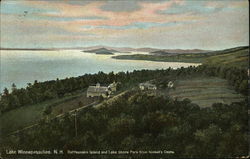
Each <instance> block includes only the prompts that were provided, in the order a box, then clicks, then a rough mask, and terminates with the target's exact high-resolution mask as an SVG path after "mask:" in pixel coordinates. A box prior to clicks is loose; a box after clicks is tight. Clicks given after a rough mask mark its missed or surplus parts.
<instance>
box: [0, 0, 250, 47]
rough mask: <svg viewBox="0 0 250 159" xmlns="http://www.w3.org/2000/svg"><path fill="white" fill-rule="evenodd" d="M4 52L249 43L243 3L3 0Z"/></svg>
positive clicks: (240, 0)
mask: <svg viewBox="0 0 250 159" xmlns="http://www.w3.org/2000/svg"><path fill="white" fill-rule="evenodd" d="M0 4H1V10H0V14H1V19H0V22H1V26H0V31H1V39H0V40H1V41H0V42H1V43H0V47H2V48H3V47H5V48H6V47H7V48H62V47H64V48H65V47H70V48H73V47H88V46H95V45H106V46H113V47H134V48H140V47H153V48H165V49H208V50H218V49H225V48H231V47H237V46H243V45H248V44H249V37H248V35H249V8H248V5H249V3H248V1H247V0H232V1H231V0H219V1H218V0H217V1H211V0H197V1H195V0H165V1H164V0H109V1H108V0H99V1H98V0H89V1H87V0H2V1H1V3H0Z"/></svg>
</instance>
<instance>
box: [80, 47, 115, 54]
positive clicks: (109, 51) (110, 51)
mask: <svg viewBox="0 0 250 159" xmlns="http://www.w3.org/2000/svg"><path fill="white" fill-rule="evenodd" d="M83 52H88V53H95V54H105V55H113V54H114V53H116V52H119V51H116V50H113V49H106V48H99V49H94V50H86V51H83Z"/></svg>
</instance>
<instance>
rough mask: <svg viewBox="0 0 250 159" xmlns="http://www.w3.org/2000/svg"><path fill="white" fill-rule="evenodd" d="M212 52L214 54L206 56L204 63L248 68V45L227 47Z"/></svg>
mask: <svg viewBox="0 0 250 159" xmlns="http://www.w3.org/2000/svg"><path fill="white" fill-rule="evenodd" d="M212 54H214V55H213V56H210V57H208V58H206V60H205V62H204V64H205V65H212V66H215V65H216V66H223V67H239V68H248V66H249V47H238V48H233V49H227V50H223V51H217V52H213V53H212Z"/></svg>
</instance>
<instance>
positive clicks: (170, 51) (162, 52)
mask: <svg viewBox="0 0 250 159" xmlns="http://www.w3.org/2000/svg"><path fill="white" fill-rule="evenodd" d="M208 52H211V51H209V50H200V49H192V50H188V49H186V50H183V49H164V50H157V51H153V52H150V54H152V55H160V56H163V55H175V54H190V53H193V54H196V53H197V54H198V53H208Z"/></svg>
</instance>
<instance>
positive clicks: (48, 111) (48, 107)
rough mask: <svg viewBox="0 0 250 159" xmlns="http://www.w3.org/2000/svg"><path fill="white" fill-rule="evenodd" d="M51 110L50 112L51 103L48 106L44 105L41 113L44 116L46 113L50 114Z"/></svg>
mask: <svg viewBox="0 0 250 159" xmlns="http://www.w3.org/2000/svg"><path fill="white" fill-rule="evenodd" d="M51 112H52V107H51V105H49V106H46V107H45V109H44V111H43V114H44V115H46V116H48V115H50V114H51Z"/></svg>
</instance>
